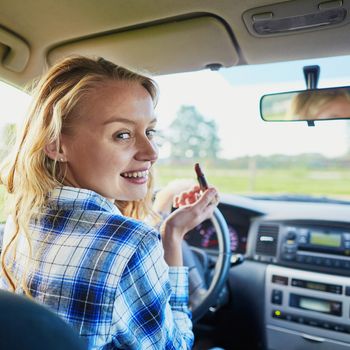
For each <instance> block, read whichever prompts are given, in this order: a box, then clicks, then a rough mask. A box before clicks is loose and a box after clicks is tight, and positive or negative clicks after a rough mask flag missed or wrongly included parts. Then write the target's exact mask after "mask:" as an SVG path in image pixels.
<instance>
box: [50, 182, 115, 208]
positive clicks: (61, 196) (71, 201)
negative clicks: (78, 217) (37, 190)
mask: <svg viewBox="0 0 350 350" xmlns="http://www.w3.org/2000/svg"><path fill="white" fill-rule="evenodd" d="M47 206H48V207H49V208H50V209H56V210H57V209H61V210H97V211H101V210H102V211H105V212H108V213H111V214H117V215H122V214H121V212H120V210H119V209H118V208H117V206H116V205H115V204H113V203H112V202H111V201H109V200H108V199H106V198H105V197H103V196H101V195H99V194H98V193H96V192H94V191H91V190H86V189H82V188H76V187H70V186H62V187H56V188H54V189H53V191H52V192H51V193H49V195H48V204H47Z"/></svg>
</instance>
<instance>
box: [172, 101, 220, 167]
mask: <svg viewBox="0 0 350 350" xmlns="http://www.w3.org/2000/svg"><path fill="white" fill-rule="evenodd" d="M169 142H170V144H171V157H172V158H173V159H177V160H184V159H186V158H196V159H216V158H217V154H218V152H219V149H220V139H219V137H218V136H217V126H216V123H215V121H214V120H209V121H207V120H205V119H204V117H203V116H202V115H201V114H200V113H199V112H198V111H197V110H196V108H195V107H194V106H181V108H180V110H179V111H178V113H177V117H176V119H175V120H174V121H173V122H172V124H171V125H170V132H169Z"/></svg>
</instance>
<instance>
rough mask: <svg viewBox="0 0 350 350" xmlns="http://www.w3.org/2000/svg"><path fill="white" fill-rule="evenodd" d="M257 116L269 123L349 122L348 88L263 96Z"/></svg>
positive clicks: (349, 94) (349, 88) (349, 103)
mask: <svg viewBox="0 0 350 350" xmlns="http://www.w3.org/2000/svg"><path fill="white" fill-rule="evenodd" d="M260 115H261V118H262V119H263V120H265V121H269V122H271V121H310V120H331V119H350V86H342V87H337V88H327V89H315V90H301V91H293V92H282V93H277V94H269V95H264V96H263V97H262V98H261V99H260Z"/></svg>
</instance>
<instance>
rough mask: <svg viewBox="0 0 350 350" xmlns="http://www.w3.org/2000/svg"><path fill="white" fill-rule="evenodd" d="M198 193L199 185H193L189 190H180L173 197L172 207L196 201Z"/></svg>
mask: <svg viewBox="0 0 350 350" xmlns="http://www.w3.org/2000/svg"><path fill="white" fill-rule="evenodd" d="M199 193H200V188H199V186H194V187H193V188H192V189H191V190H188V191H184V192H181V193H180V194H179V195H177V196H175V197H174V207H175V208H179V207H181V206H184V205H189V204H192V203H194V202H196V201H197V199H198V197H199Z"/></svg>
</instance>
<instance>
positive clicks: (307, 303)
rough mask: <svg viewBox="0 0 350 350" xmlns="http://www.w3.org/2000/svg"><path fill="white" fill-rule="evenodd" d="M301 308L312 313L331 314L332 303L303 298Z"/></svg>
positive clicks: (300, 303)
mask: <svg viewBox="0 0 350 350" xmlns="http://www.w3.org/2000/svg"><path fill="white" fill-rule="evenodd" d="M299 307H300V308H302V309H306V310H311V311H318V312H325V313H327V314H328V313H331V303H330V302H329V301H328V300H321V299H314V298H307V297H301V298H300V300H299Z"/></svg>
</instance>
